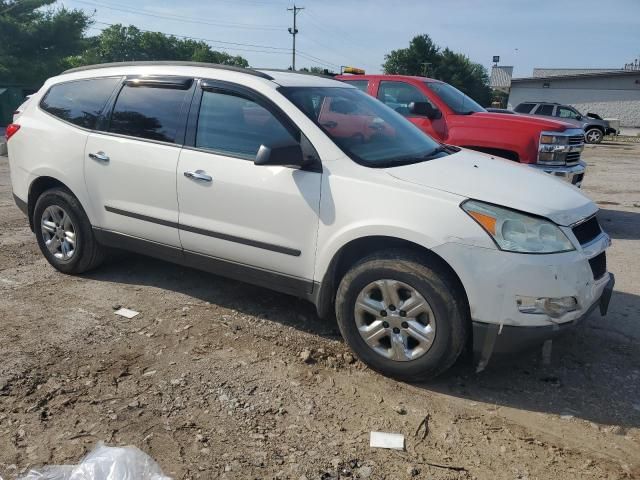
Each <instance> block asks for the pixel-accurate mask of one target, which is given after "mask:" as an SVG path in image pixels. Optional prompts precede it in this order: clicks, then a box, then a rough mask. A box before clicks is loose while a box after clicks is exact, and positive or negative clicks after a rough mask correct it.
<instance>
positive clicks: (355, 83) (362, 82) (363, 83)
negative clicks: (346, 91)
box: [343, 80, 369, 93]
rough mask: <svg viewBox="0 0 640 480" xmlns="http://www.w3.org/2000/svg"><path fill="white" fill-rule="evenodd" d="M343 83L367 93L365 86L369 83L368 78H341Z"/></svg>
mask: <svg viewBox="0 0 640 480" xmlns="http://www.w3.org/2000/svg"><path fill="white" fill-rule="evenodd" d="M343 82H344V83H348V84H349V85H353V86H354V87H356V88H357V89H358V90H362V91H363V92H364V93H367V86H368V85H369V80H343Z"/></svg>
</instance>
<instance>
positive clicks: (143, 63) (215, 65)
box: [62, 60, 273, 80]
mask: <svg viewBox="0 0 640 480" xmlns="http://www.w3.org/2000/svg"><path fill="white" fill-rule="evenodd" d="M153 65H165V66H174V67H203V68H215V69H217V70H228V71H231V72H238V73H246V74H247V75H254V76H256V77H260V78H264V79H266V80H273V77H272V76H271V75H269V74H267V73H264V72H260V71H258V70H255V69H253V68H244V67H235V66H233V65H220V64H218V63H205V62H184V61H172V60H151V61H140V62H111V63H98V64H96V65H86V66H84V67H76V68H71V69H69V70H65V71H64V72H62V73H73V72H84V71H86V70H95V69H98V68H109V67H145V66H153Z"/></svg>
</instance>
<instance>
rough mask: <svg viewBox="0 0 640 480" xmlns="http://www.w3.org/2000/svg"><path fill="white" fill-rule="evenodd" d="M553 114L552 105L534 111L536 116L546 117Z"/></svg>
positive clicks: (542, 106)
mask: <svg viewBox="0 0 640 480" xmlns="http://www.w3.org/2000/svg"><path fill="white" fill-rule="evenodd" d="M551 114H553V105H540V106H539V107H538V109H537V110H536V115H548V116H550V115H551Z"/></svg>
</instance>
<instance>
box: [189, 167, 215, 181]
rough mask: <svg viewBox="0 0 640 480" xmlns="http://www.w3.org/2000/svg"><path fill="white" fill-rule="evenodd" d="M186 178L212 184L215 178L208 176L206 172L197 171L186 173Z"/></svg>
mask: <svg viewBox="0 0 640 480" xmlns="http://www.w3.org/2000/svg"><path fill="white" fill-rule="evenodd" d="M184 176H185V177H187V178H192V179H193V180H200V181H202V182H210V181H212V180H213V177H211V175H207V172H205V171H204V170H196V171H195V172H191V171H187V172H184Z"/></svg>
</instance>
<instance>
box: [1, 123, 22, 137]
mask: <svg viewBox="0 0 640 480" xmlns="http://www.w3.org/2000/svg"><path fill="white" fill-rule="evenodd" d="M18 130H20V125H18V124H17V123H10V124H9V125H7V128H6V130H5V132H4V136H5V137H7V141H9V139H10V138H11V137H13V135H15V133H16V132H17V131H18Z"/></svg>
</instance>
